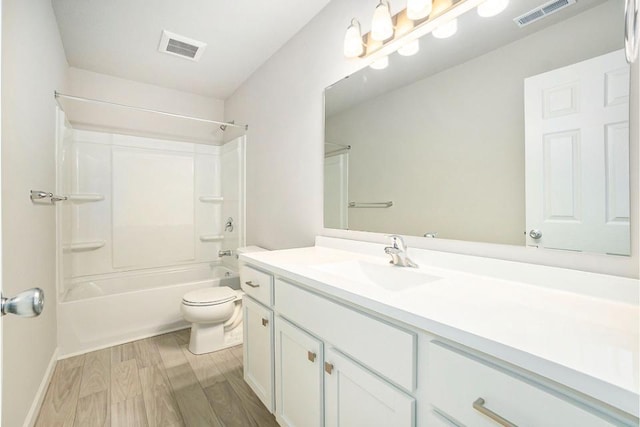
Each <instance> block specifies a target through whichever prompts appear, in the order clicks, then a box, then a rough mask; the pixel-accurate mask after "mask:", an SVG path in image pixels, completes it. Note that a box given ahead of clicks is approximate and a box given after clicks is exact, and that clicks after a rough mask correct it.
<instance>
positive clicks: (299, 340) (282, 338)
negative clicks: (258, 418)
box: [275, 317, 323, 427]
mask: <svg viewBox="0 0 640 427" xmlns="http://www.w3.org/2000/svg"><path fill="white" fill-rule="evenodd" d="M275 332H276V420H277V421H278V423H279V424H280V425H281V426H283V427H284V426H289V427H294V426H295V427H303V426H305V427H306V426H308V427H314V426H318V427H320V426H322V416H323V414H322V343H321V342H320V341H318V340H317V339H315V338H313V337H312V336H311V335H309V334H307V333H306V332H303V331H302V330H300V329H299V328H298V327H296V326H294V325H292V324H291V323H289V322H287V321H286V320H284V319H282V318H281V317H276V320H275Z"/></svg>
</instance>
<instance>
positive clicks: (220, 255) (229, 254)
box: [218, 249, 233, 258]
mask: <svg viewBox="0 0 640 427" xmlns="http://www.w3.org/2000/svg"><path fill="white" fill-rule="evenodd" d="M232 254H233V251H232V250H231V249H226V250H224V251H218V257H220V258H222V257H223V256H231V255H232Z"/></svg>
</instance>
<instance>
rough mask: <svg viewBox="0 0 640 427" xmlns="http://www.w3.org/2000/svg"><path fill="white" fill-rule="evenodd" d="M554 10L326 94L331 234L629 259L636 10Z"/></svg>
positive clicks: (461, 28)
mask: <svg viewBox="0 0 640 427" xmlns="http://www.w3.org/2000/svg"><path fill="white" fill-rule="evenodd" d="M544 3H545V1H544V0H519V1H511V2H510V4H509V6H508V8H507V9H506V10H505V11H504V12H502V13H501V14H500V15H497V16H495V17H492V18H481V17H479V16H478V14H477V13H476V12H475V10H472V11H470V12H468V13H466V14H464V15H463V16H461V17H460V18H459V19H458V32H457V33H456V34H455V35H454V36H452V37H450V38H447V39H436V38H434V37H433V36H431V35H427V36H425V37H423V38H422V39H421V40H420V51H419V52H418V53H417V54H416V55H414V56H410V57H404V56H400V55H399V54H397V53H395V54H393V55H391V57H390V58H389V66H388V67H387V68H386V69H383V70H374V69H372V68H369V67H367V68H365V69H362V70H360V71H358V72H356V73H355V74H353V75H351V76H349V77H347V78H345V79H343V80H341V81H339V82H337V83H335V84H334V85H332V86H330V87H329V88H327V89H326V91H325V194H324V221H325V227H326V228H336V229H348V230H358V231H371V232H379V233H398V234H404V235H413V236H425V237H435V238H444V239H455V240H465V241H475V242H488V243H499V244H508V245H521V246H523V245H527V246H536V247H544V248H553V249H563V250H569V251H583V252H595V253H605V254H614V255H629V253H630V230H629V215H630V207H629V81H630V68H629V66H628V64H627V63H626V61H625V57H624V53H623V32H624V22H623V16H624V1H623V0H577V1H575V2H574V1H572V0H570V1H567V2H566V3H568V5H567V6H566V7H563V8H562V9H561V10H558V11H557V12H556V13H552V14H549V15H548V16H547V17H545V18H543V19H538V20H535V21H534V22H531V23H530V24H528V25H525V26H519V25H517V24H516V23H515V22H514V18H515V17H518V16H520V15H522V14H524V13H526V12H528V11H530V10H532V9H534V8H536V7H538V6H540V5H541V4H544Z"/></svg>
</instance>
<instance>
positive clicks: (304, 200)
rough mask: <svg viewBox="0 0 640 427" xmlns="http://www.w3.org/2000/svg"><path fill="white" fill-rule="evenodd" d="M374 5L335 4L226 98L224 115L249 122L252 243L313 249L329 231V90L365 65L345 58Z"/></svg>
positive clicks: (352, 1) (249, 239)
mask: <svg viewBox="0 0 640 427" xmlns="http://www.w3.org/2000/svg"><path fill="white" fill-rule="evenodd" d="M372 7H373V6H372V4H370V3H368V2H362V1H358V0H342V1H334V2H331V3H329V5H328V6H327V7H325V8H324V9H323V10H322V11H321V12H320V14H318V15H317V16H316V17H315V18H314V19H313V20H312V21H311V22H310V23H309V24H308V25H307V26H305V27H304V28H303V29H302V30H301V31H300V32H299V33H298V34H297V35H296V36H294V37H293V38H292V39H291V40H290V41H289V42H288V43H287V44H286V45H285V46H284V47H283V48H282V49H280V51H278V52H277V53H276V54H275V55H274V56H272V57H271V59H269V61H267V62H266V63H265V64H264V65H263V66H262V67H261V68H260V69H259V70H258V71H257V72H256V73H254V74H253V75H252V76H251V77H250V78H249V79H248V80H247V81H246V82H245V83H244V84H243V85H242V86H241V87H240V88H239V89H238V90H237V91H236V92H235V93H234V94H233V95H232V96H231V97H230V98H229V99H227V101H226V103H225V117H226V118H227V119H231V118H233V119H236V120H238V121H240V122H243V123H247V124H249V131H248V133H247V243H248V244H256V245H260V246H263V247H266V248H270V249H280V248H290V247H296V246H308V245H312V244H313V239H314V236H315V235H317V234H320V232H321V231H322V186H323V183H322V171H323V114H324V112H323V107H322V97H323V90H324V88H325V87H326V86H328V85H330V84H332V83H334V82H335V81H337V80H338V79H340V78H342V77H344V76H346V75H348V74H350V73H351V72H353V71H355V70H356V67H358V64H357V62H351V63H350V62H348V61H346V60H345V59H344V57H343V56H342V40H343V36H344V31H345V29H346V28H347V26H348V25H349V21H350V20H351V18H352V17H353V16H370V14H371V12H372ZM363 30H365V31H366V24H365V25H363Z"/></svg>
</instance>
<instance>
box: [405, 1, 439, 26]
mask: <svg viewBox="0 0 640 427" xmlns="http://www.w3.org/2000/svg"><path fill="white" fill-rule="evenodd" d="M432 6H433V2H432V0H407V18H409V19H411V20H413V21H417V20H419V19H423V18H426V17H427V16H429V14H430V13H431V8H432Z"/></svg>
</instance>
